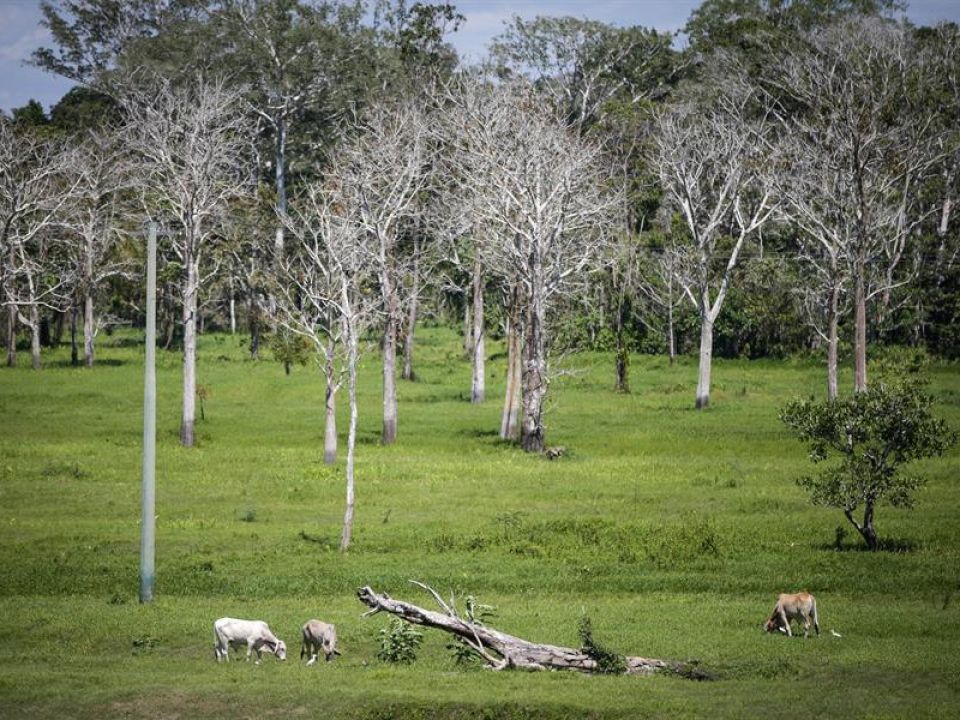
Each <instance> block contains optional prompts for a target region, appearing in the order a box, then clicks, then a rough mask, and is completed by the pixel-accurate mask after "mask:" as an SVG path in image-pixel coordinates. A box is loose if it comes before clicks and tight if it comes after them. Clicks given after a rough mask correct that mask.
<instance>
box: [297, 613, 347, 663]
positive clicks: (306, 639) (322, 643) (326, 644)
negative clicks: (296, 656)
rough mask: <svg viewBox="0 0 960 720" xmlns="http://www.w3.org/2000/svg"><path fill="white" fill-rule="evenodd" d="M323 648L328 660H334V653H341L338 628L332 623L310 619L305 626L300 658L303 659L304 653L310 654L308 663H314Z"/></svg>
mask: <svg viewBox="0 0 960 720" xmlns="http://www.w3.org/2000/svg"><path fill="white" fill-rule="evenodd" d="M321 649H322V650H323V656H324V658H325V659H326V661H327V662H330V661H331V660H333V656H334V655H339V654H340V651H339V650H337V629H336V628H335V627H334V626H333V625H331V624H330V623H325V622H320V621H319V620H308V621H307V623H306V624H305V625H304V626H303V644H302V645H301V646H300V659H301V660H303V656H304V655H309V657H310V659H309V660H308V661H307V665H313V664H314V663H315V662H316V661H317V655H318V654H319V652H320V650H321Z"/></svg>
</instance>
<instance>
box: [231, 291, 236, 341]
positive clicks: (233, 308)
mask: <svg viewBox="0 0 960 720" xmlns="http://www.w3.org/2000/svg"><path fill="white" fill-rule="evenodd" d="M230 334H231V335H236V334H237V293H236V291H235V290H234V287H233V278H232V277H231V278H230Z"/></svg>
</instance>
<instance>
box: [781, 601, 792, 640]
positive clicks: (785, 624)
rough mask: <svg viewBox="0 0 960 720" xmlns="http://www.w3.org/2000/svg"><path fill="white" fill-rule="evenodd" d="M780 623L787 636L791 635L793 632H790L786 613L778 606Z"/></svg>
mask: <svg viewBox="0 0 960 720" xmlns="http://www.w3.org/2000/svg"><path fill="white" fill-rule="evenodd" d="M780 623H781V624H782V626H783V627H784V629H785V632H786V633H787V637H793V633H792V632H790V619H789V618H788V617H787V613H786V612H784V610H783V608H780Z"/></svg>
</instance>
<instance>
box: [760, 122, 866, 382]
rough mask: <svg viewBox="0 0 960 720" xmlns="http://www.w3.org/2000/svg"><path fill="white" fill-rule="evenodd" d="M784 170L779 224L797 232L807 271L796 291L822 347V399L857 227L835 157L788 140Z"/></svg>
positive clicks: (831, 371) (832, 378)
mask: <svg viewBox="0 0 960 720" xmlns="http://www.w3.org/2000/svg"><path fill="white" fill-rule="evenodd" d="M783 147H784V148H785V157H786V158H787V159H788V160H789V162H788V163H786V165H787V167H789V168H790V169H789V171H785V172H783V173H780V175H779V178H778V180H779V182H778V194H779V195H780V197H782V198H783V200H784V203H783V205H782V212H783V215H784V219H785V220H787V221H789V222H792V223H793V224H794V225H795V226H796V227H797V229H798V230H799V233H798V236H797V242H798V252H797V258H798V260H799V261H800V264H801V267H802V268H805V269H806V272H805V273H804V277H803V279H802V282H801V283H800V285H799V286H798V288H797V292H798V298H799V301H800V307H801V309H802V310H803V314H804V316H805V317H806V318H807V322H808V323H809V324H810V326H811V327H812V328H813V330H814V331H815V332H816V333H817V335H819V336H820V338H821V339H822V340H823V341H824V343H826V352H827V397H828V398H831V399H832V398H836V397H837V393H838V387H839V386H838V381H837V358H838V349H839V343H840V339H839V325H840V318H841V315H842V311H843V309H844V306H845V304H846V303H845V298H846V297H847V294H848V292H849V283H850V263H849V261H848V258H847V253H848V252H849V250H850V248H852V247H853V244H854V236H855V234H856V228H855V227H854V225H853V224H852V222H851V220H853V217H852V214H851V213H849V212H846V211H845V205H847V204H848V203H850V195H849V191H850V190H851V189H852V188H851V187H850V185H849V184H848V182H847V173H846V168H845V167H843V165H842V159H840V158H837V157H836V156H835V155H832V154H827V155H822V154H821V152H822V151H823V148H818V147H816V146H815V145H813V144H812V143H809V142H807V141H805V140H804V139H803V138H801V137H799V136H794V135H789V134H788V135H787V138H786V139H785V140H784V141H783Z"/></svg>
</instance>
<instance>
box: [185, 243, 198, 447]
mask: <svg viewBox="0 0 960 720" xmlns="http://www.w3.org/2000/svg"><path fill="white" fill-rule="evenodd" d="M186 265H187V277H186V278H185V281H184V291H183V411H182V413H181V416H180V444H181V445H183V446H184V447H193V445H194V440H195V438H194V424H195V422H196V400H197V295H198V291H199V280H200V269H199V267H198V266H197V263H196V261H195V260H193V259H192V258H191V259H189V260H188V261H187V263H186Z"/></svg>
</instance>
